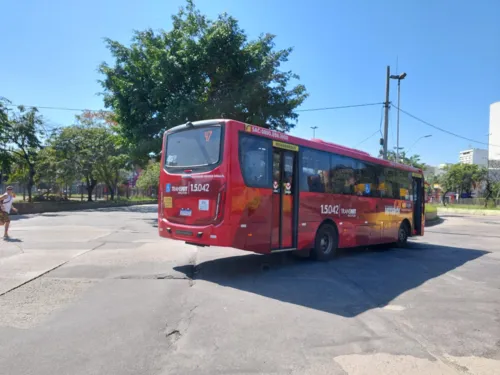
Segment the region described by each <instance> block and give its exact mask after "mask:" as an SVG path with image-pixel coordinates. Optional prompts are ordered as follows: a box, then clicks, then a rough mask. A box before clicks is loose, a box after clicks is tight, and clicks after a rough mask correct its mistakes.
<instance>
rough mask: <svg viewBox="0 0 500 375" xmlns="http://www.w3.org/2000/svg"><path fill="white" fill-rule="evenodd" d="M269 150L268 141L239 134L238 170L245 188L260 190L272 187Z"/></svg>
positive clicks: (270, 147)
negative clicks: (258, 188)
mask: <svg viewBox="0 0 500 375" xmlns="http://www.w3.org/2000/svg"><path fill="white" fill-rule="evenodd" d="M271 149H272V146H271V141H270V140H268V139H265V138H259V137H256V136H251V135H247V134H240V142H239V159H240V169H241V173H242V175H243V179H244V181H245V184H246V185H247V186H250V187H261V188H270V187H271V186H272V184H271V177H272V176H271V174H272V170H271V167H272V165H270V152H271Z"/></svg>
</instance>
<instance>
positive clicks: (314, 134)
mask: <svg viewBox="0 0 500 375" xmlns="http://www.w3.org/2000/svg"><path fill="white" fill-rule="evenodd" d="M311 129H312V130H313V138H316V129H318V127H317V126H311Z"/></svg>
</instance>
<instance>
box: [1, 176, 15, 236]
mask: <svg viewBox="0 0 500 375" xmlns="http://www.w3.org/2000/svg"><path fill="white" fill-rule="evenodd" d="M13 202H14V189H13V188H12V186H7V190H6V192H5V193H4V194H2V195H1V196H0V204H1V206H0V224H2V225H5V232H4V235H3V238H9V225H10V217H9V214H10V211H14V212H17V209H16V208H15V207H14V206H13V205H12V203H13Z"/></svg>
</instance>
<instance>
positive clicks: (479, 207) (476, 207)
mask: <svg viewBox="0 0 500 375" xmlns="http://www.w3.org/2000/svg"><path fill="white" fill-rule="evenodd" d="M431 207H433V208H432V209H436V210H437V209H438V208H453V209H457V210H498V211H500V207H498V206H496V207H495V206H493V205H491V204H490V205H488V207H484V205H478V204H447V205H446V207H445V206H443V205H442V204H436V205H426V206H425V209H426V210H427V211H429V209H431Z"/></svg>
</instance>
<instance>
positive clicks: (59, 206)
mask: <svg viewBox="0 0 500 375" xmlns="http://www.w3.org/2000/svg"><path fill="white" fill-rule="evenodd" d="M157 203H158V202H157V201H136V202H75V203H73V202H60V203H58V202H50V203H45V202H39V203H27V202H20V203H17V204H15V205H14V206H15V207H16V208H17V209H18V213H19V215H32V214H43V213H46V212H66V211H84V210H96V209H101V208H112V207H129V206H141V205H147V204H157Z"/></svg>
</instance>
